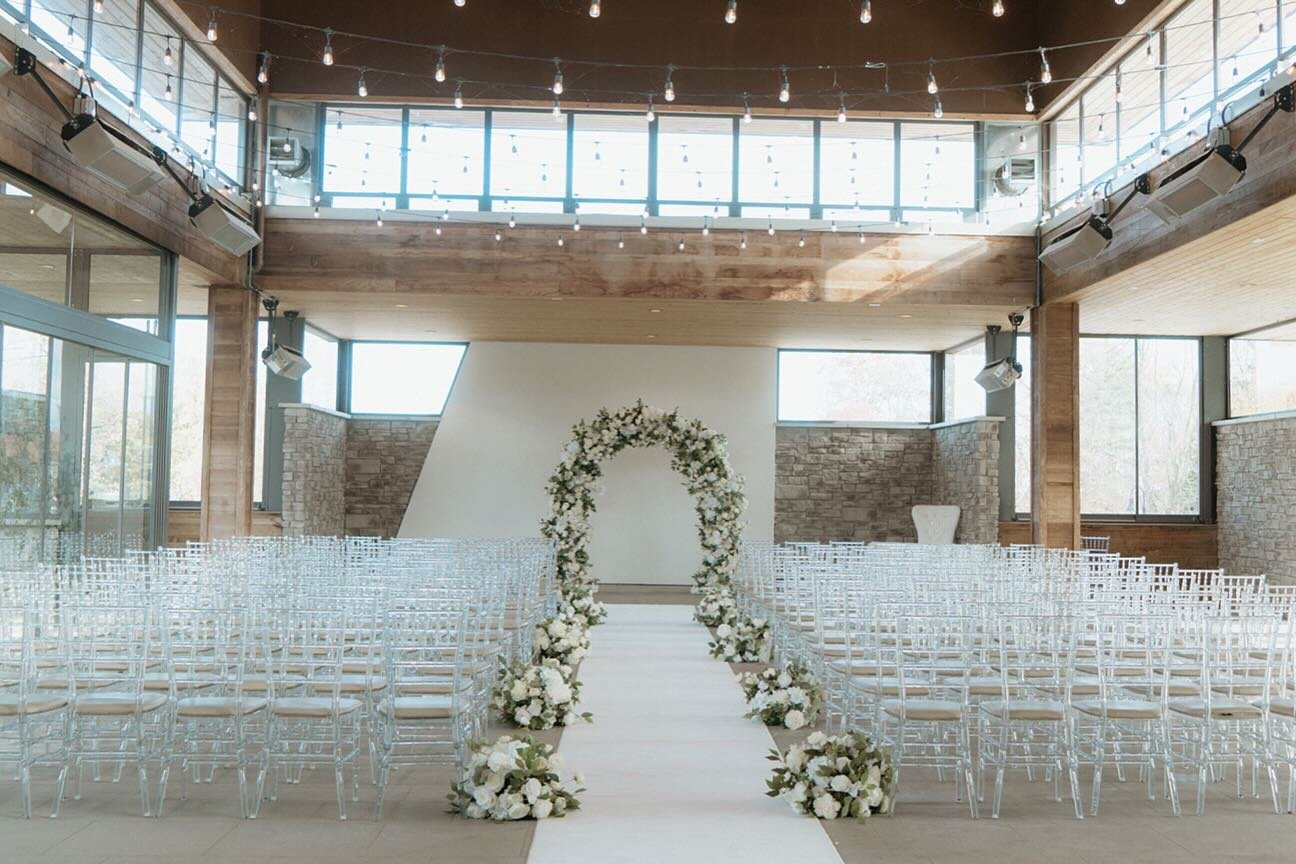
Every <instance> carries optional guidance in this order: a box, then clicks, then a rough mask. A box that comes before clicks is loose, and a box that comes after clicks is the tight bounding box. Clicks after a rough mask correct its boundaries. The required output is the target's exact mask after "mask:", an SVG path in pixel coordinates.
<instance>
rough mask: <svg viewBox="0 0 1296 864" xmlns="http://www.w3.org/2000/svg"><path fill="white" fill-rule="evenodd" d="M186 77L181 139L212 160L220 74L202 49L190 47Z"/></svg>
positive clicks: (186, 55) (185, 59) (186, 53)
mask: <svg viewBox="0 0 1296 864" xmlns="http://www.w3.org/2000/svg"><path fill="white" fill-rule="evenodd" d="M184 77H185V80H184V88H183V90H184V92H183V94H182V96H181V99H182V100H183V102H184V105H183V110H182V112H181V118H180V138H181V140H182V141H184V142H185V143H186V144H188V145H189V146H190V147H191V148H193V150H194V151H195V152H196V153H198V154H199V155H200V156H202V157H203V158H204V159H211V158H212V142H213V139H214V138H215V136H216V70H215V69H213V68H212V65H211V64H210V63H208V62H207V61H206V60H204V59H203V58H202V55H201V53H199V51H198V49H196V48H193V47H191V46H186V47H185V56H184Z"/></svg>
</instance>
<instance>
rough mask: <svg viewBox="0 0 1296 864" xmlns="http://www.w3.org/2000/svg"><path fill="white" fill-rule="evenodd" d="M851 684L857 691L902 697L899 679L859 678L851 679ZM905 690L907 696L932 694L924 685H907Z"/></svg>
mask: <svg viewBox="0 0 1296 864" xmlns="http://www.w3.org/2000/svg"><path fill="white" fill-rule="evenodd" d="M851 684H852V686H854V687H855V688H856V689H857V690H865V691H867V692H869V693H880V694H882V695H883V696H899V695H900V681H899V679H897V678H876V677H872V676H858V677H855V678H852V679H851ZM904 689H905V695H907V696H926V695H927V694H928V693H930V692H931V688H930V687H928V686H926V685H924V684H906V685H905V688H904Z"/></svg>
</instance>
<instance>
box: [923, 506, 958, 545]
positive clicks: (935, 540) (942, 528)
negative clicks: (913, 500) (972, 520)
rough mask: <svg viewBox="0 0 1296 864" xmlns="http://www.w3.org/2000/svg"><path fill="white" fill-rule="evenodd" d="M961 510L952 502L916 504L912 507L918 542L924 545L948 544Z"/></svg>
mask: <svg viewBox="0 0 1296 864" xmlns="http://www.w3.org/2000/svg"><path fill="white" fill-rule="evenodd" d="M961 512H962V511H961V510H960V509H959V508H958V507H955V506H954V505H952V504H918V505H915V506H914V508H913V521H914V527H915V528H917V529H918V542H919V543H922V544H924V545H949V544H950V543H953V542H954V532H955V530H956V529H957V528H958V522H959V515H960V513H961Z"/></svg>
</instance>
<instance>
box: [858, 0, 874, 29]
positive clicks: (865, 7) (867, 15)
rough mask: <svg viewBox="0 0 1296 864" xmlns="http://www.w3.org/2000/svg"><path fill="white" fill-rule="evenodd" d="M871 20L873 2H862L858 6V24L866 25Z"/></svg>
mask: <svg viewBox="0 0 1296 864" xmlns="http://www.w3.org/2000/svg"><path fill="white" fill-rule="evenodd" d="M872 20H873V0H864V2H863V3H861V4H860V23H861V24H867V23H869V22H870V21H872Z"/></svg>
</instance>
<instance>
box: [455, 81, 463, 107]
mask: <svg viewBox="0 0 1296 864" xmlns="http://www.w3.org/2000/svg"><path fill="white" fill-rule="evenodd" d="M454 106H455V107H456V108H462V107H463V85H462V84H458V83H456V84H455V92H454Z"/></svg>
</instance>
